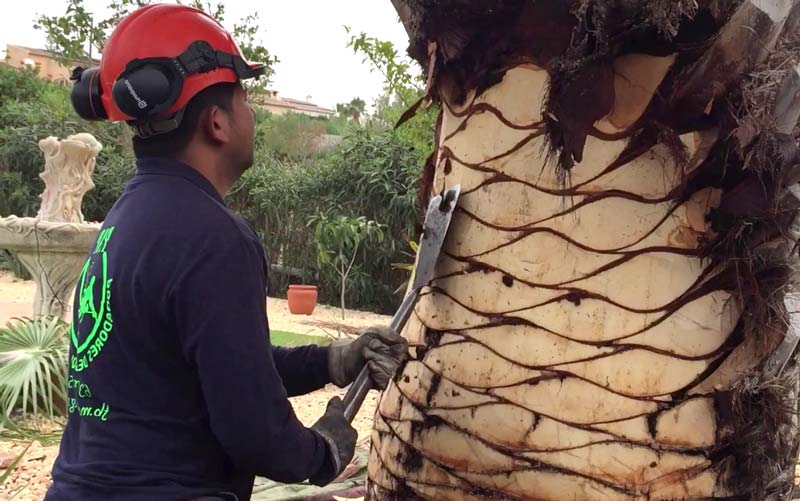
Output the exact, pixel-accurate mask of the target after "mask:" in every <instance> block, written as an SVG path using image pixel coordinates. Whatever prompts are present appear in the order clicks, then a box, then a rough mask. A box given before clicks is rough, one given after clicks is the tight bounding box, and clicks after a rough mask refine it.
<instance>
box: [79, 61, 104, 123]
mask: <svg viewBox="0 0 800 501" xmlns="http://www.w3.org/2000/svg"><path fill="white" fill-rule="evenodd" d="M70 80H73V81H74V82H75V84H74V85H73V86H72V92H71V93H70V101H71V102H72V107H73V108H74V109H75V111H76V112H77V113H78V115H79V116H80V117H81V118H83V119H85V120H105V119H106V118H108V115H107V113H106V109H105V108H104V107H103V102H102V101H101V100H100V68H89V69H84V68H81V67H80V66H79V67H77V68H75V69H74V70H73V71H72V76H71V77H70Z"/></svg>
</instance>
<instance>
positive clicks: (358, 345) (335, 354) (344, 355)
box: [328, 327, 408, 390]
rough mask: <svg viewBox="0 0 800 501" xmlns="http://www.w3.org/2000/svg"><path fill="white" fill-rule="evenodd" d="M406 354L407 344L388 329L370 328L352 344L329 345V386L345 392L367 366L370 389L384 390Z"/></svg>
mask: <svg viewBox="0 0 800 501" xmlns="http://www.w3.org/2000/svg"><path fill="white" fill-rule="evenodd" d="M407 352H408V342H407V341H406V340H405V339H404V338H403V337H401V336H399V335H398V334H397V333H396V332H395V331H394V330H392V329H391V328H389V327H370V328H368V329H365V330H364V331H362V332H361V333H360V335H359V336H358V337H357V338H356V339H354V340H349V339H347V340H340V341H334V342H333V343H331V345H330V347H329V349H328V372H329V374H330V377H331V382H333V384H335V385H336V386H338V387H339V388H344V387H345V386H347V385H348V384H350V383H352V382H353V381H355V379H356V377H358V373H359V372H361V369H362V368H364V366H365V365H366V366H367V367H368V369H369V376H370V379H371V380H372V387H373V388H375V389H378V390H383V389H385V388H386V386H387V385H388V384H389V381H390V380H391V379H392V377H394V374H395V372H397V368H398V367H399V366H400V364H401V363H402V362H403V360H405V357H406V354H407Z"/></svg>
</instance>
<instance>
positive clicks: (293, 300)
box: [289, 285, 317, 315]
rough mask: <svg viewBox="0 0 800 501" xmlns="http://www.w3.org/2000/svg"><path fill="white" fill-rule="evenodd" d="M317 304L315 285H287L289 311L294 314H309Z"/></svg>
mask: <svg viewBox="0 0 800 501" xmlns="http://www.w3.org/2000/svg"><path fill="white" fill-rule="evenodd" d="M316 306H317V287H316V286H315V285H290V286H289V311H290V312H292V313H293V314H295V315H311V314H312V313H313V312H314V308H316Z"/></svg>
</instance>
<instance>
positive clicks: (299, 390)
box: [272, 346, 330, 397]
mask: <svg viewBox="0 0 800 501" xmlns="http://www.w3.org/2000/svg"><path fill="white" fill-rule="evenodd" d="M272 355H273V357H274V359H275V366H276V367H277V369H278V373H279V374H280V375H281V378H282V379H283V386H284V387H285V388H286V392H287V393H288V394H289V396H290V397H296V396H298V395H305V394H306V393H311V392H312V391H316V390H319V389H320V388H322V387H324V386H325V385H326V384H328V383H329V382H330V376H329V375H328V349H327V348H323V347H321V346H301V347H298V348H280V347H277V346H276V347H273V348H272Z"/></svg>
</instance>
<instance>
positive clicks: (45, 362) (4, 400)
mask: <svg viewBox="0 0 800 501" xmlns="http://www.w3.org/2000/svg"><path fill="white" fill-rule="evenodd" d="M68 329H69V326H68V324H66V323H65V322H63V321H62V320H61V319H59V318H57V317H52V318H37V319H35V320H31V319H16V320H14V321H12V322H10V323H9V324H8V325H7V326H6V327H5V328H4V329H2V330H0V410H2V417H3V419H4V421H6V422H8V421H10V416H11V413H12V412H13V411H14V410H16V409H21V410H22V414H23V416H24V415H25V414H27V413H28V412H29V411H30V412H32V413H33V414H38V413H39V411H40V410H42V411H43V412H45V413H47V414H48V415H49V416H50V417H53V416H54V415H55V414H56V411H59V412H62V413H63V410H64V409H63V408H61V407H62V406H63V405H64V403H65V402H66V399H67V396H66V388H67V347H68V342H69V341H68V334H67V333H68Z"/></svg>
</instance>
